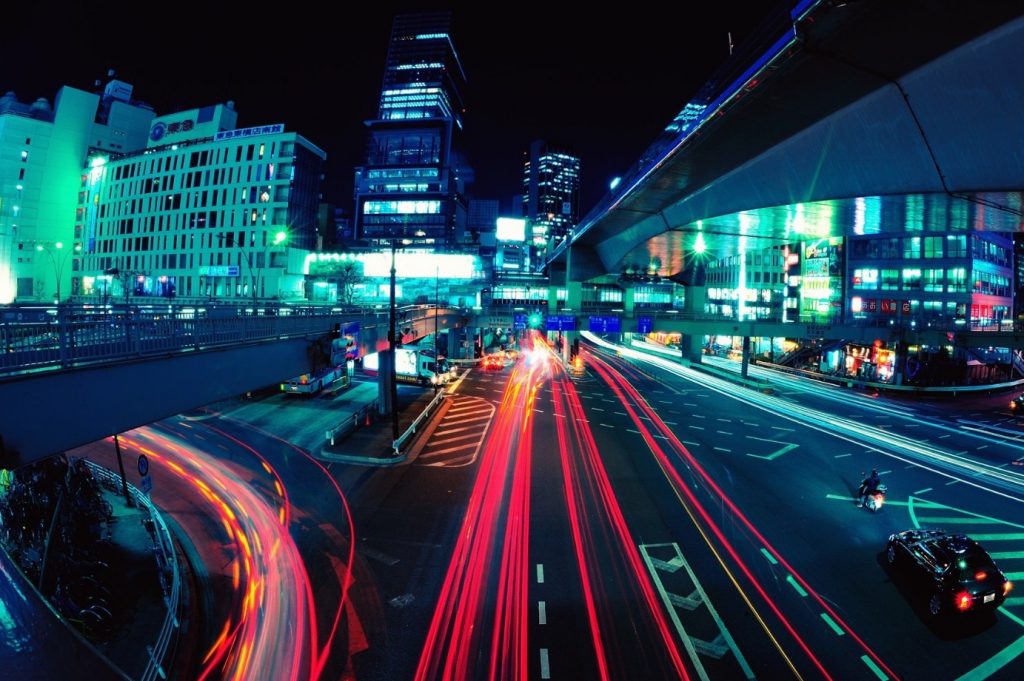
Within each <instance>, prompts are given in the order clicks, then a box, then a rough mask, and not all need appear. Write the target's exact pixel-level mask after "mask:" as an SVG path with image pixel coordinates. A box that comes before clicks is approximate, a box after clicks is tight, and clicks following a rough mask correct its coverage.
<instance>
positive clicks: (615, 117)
mask: <svg viewBox="0 0 1024 681" xmlns="http://www.w3.org/2000/svg"><path fill="white" fill-rule="evenodd" d="M556 5H557V4H556V3H548V4H547V5H539V6H534V5H529V4H511V3H474V5H473V6H471V7H463V8H456V10H455V13H454V19H453V21H454V26H453V30H452V35H453V38H454V41H455V46H456V50H457V51H458V52H459V57H460V58H461V60H462V65H463V68H464V69H465V71H466V75H467V78H468V84H467V89H466V92H465V93H464V97H465V100H466V114H465V124H466V131H465V132H466V134H465V138H464V145H463V147H464V151H465V154H466V156H467V158H468V160H469V163H470V165H471V167H472V168H473V169H474V171H475V181H474V182H473V183H472V184H471V185H469V186H468V187H467V190H468V193H469V195H470V197H475V198H497V199H500V200H501V201H502V210H503V211H508V210H509V209H510V205H509V204H510V200H511V196H512V195H513V194H516V193H518V192H520V191H521V189H520V187H521V182H522V180H521V162H522V153H523V151H524V150H525V149H526V148H527V146H528V144H529V142H530V141H531V140H533V139H538V138H543V139H547V140H551V141H556V142H560V143H561V144H564V145H568V146H569V147H571V148H573V149H575V150H576V152H577V153H578V154H579V156H580V157H581V159H582V175H583V197H582V198H583V201H582V206H583V210H584V212H586V211H587V210H588V209H589V208H590V207H591V206H592V205H593V204H594V203H596V202H597V200H598V199H600V197H601V196H602V195H603V194H604V192H605V190H606V189H607V186H608V181H609V180H610V179H611V178H612V177H614V176H615V175H618V174H621V173H623V172H624V171H625V170H626V169H627V168H628V167H629V166H630V165H632V164H633V163H634V162H635V161H636V160H637V158H638V157H639V155H640V154H641V152H642V151H643V150H644V149H645V148H646V147H647V145H648V144H649V143H650V142H651V141H652V140H653V139H654V137H655V136H656V135H657V134H658V132H659V131H660V130H661V129H662V128H663V127H664V126H665V125H666V124H667V123H668V122H669V121H670V120H671V119H672V118H673V117H674V116H675V114H676V113H677V112H678V111H679V110H680V109H681V108H682V106H683V104H685V103H686V101H687V100H689V98H690V97H691V96H692V95H693V94H694V93H695V92H696V90H697V89H698V88H699V87H700V86H701V85H702V84H703V83H704V82H705V80H706V79H707V78H708V76H709V75H710V74H711V73H712V71H714V69H715V68H717V67H718V66H719V65H721V64H722V62H723V61H724V60H725V59H726V57H727V55H728V41H727V33H728V32H730V31H731V32H732V38H733V43H734V44H735V45H736V46H737V49H739V48H740V47H741V45H742V43H743V41H744V39H745V38H747V37H749V36H750V35H751V34H752V33H753V32H754V31H755V30H756V28H757V27H758V25H759V24H760V23H761V21H762V20H763V18H764V17H765V15H766V14H767V13H768V11H769V9H770V8H771V7H772V6H775V5H777V3H776V2H774V1H772V2H716V3H710V2H707V3H700V4H698V3H693V2H686V3H678V5H676V6H675V7H674V9H673V10H672V11H671V12H666V11H665V9H664V7H666V6H665V5H664V4H662V5H661V9H659V8H658V6H656V5H653V4H651V5H646V4H643V3H641V4H637V5H635V6H634V5H629V6H630V7H635V9H634V11H632V12H629V13H625V12H621V11H620V12H616V13H605V12H601V11H597V10H594V11H588V12H585V13H583V12H579V11H577V10H574V9H570V8H568V7H564V6H556ZM26 6H27V7H28V9H25V7H26ZM616 6H617V7H619V8H623V7H625V6H624V5H622V4H619V5H616ZM20 7H21V8H22V9H19V10H14V11H13V12H11V11H10V10H5V15H8V14H9V13H11V14H13V16H10V17H9V19H10V20H5V28H4V31H3V36H2V38H0V90H2V91H7V90H14V91H15V92H16V93H17V95H18V98H19V99H20V100H21V101H29V102H31V101H33V100H35V99H36V98H37V97H46V98H47V99H49V100H50V101H51V103H52V101H53V97H54V95H55V94H56V92H57V90H58V88H59V87H60V86H61V85H62V84H67V85H73V86H75V87H79V88H82V89H87V90H88V89H92V84H93V81H95V80H96V79H97V78H102V77H104V76H105V74H106V71H107V69H108V68H114V69H116V70H117V75H118V77H119V78H121V79H122V80H125V81H127V82H129V83H132V84H133V85H134V86H135V97H136V98H138V99H140V100H142V101H144V102H147V103H148V104H150V105H151V106H153V107H154V108H155V109H156V111H157V113H158V114H161V115H162V114H167V113H173V112H174V111H177V110H181V109H189V108H194V107H198V106H204V105H207V104H211V103H217V102H224V101H227V100H229V99H230V100H234V102H235V105H236V108H237V110H238V112H239V126H240V127H248V126H251V125H259V124H266V123H278V122H283V123H285V124H286V126H287V129H289V130H295V131H298V132H299V133H301V134H302V135H304V136H305V137H307V138H309V139H310V140H312V141H313V142H314V143H315V144H317V145H318V146H320V147H321V148H323V149H324V150H325V151H326V152H327V154H328V161H327V165H326V169H325V173H326V176H327V177H326V181H325V183H324V187H323V193H324V198H325V199H326V200H331V201H334V202H335V203H337V204H338V205H339V206H341V207H345V208H347V209H349V210H351V207H352V172H353V167H354V166H356V165H358V164H359V163H360V162H361V161H362V157H363V154H364V149H365V144H366V134H365V128H364V127H363V121H364V120H366V119H369V118H372V117H374V116H375V115H376V111H377V98H378V96H379V92H380V85H381V77H382V73H383V64H384V58H385V55H386V52H387V41H388V36H389V33H390V28H391V17H392V16H393V15H394V14H396V13H402V12H408V11H427V10H434V9H443V8H445V7H444V6H443V5H438V4H415V3H387V2H383V3H366V5H358V6H354V5H352V4H350V3H338V4H337V5H334V6H333V8H332V12H331V13H332V14H340V15H341V16H343V17H347V19H346V20H345V21H343V22H334V21H331V20H329V19H327V18H326V17H325V16H324V15H323V11H322V9H317V7H316V6H315V5H313V4H311V3H304V2H288V3H282V4H281V5H280V7H281V9H280V10H278V11H264V10H257V9H255V5H254V4H249V5H229V4H225V3H219V2H215V1H213V0H207V2H205V3H180V2H161V1H159V0H157V1H155V2H148V3H132V4H127V5H123V6H118V5H116V4H108V3H79V4H78V5H77V7H70V6H69V7H67V8H64V9H61V8H60V7H59V6H56V5H53V4H50V3H45V2H22V3H20ZM320 7H323V5H320ZM353 7H358V9H353ZM696 8H699V9H696ZM688 11H689V12H691V13H692V14H691V18H690V19H689V20H688V21H687V22H685V23H684V22H680V21H679V19H678V17H679V16H680V15H681V14H683V13H685V12H688ZM153 15H156V16H159V17H161V20H160V21H153V20H151V19H149V18H148V17H151V16H153ZM19 26H20V27H25V28H24V30H21V29H19Z"/></svg>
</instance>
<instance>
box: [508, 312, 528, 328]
mask: <svg viewBox="0 0 1024 681" xmlns="http://www.w3.org/2000/svg"><path fill="white" fill-rule="evenodd" d="M527 324H529V315H528V314H526V313H525V312H516V313H515V314H514V315H512V328H513V329H515V330H517V331H521V330H523V329H525V328H526V325H527Z"/></svg>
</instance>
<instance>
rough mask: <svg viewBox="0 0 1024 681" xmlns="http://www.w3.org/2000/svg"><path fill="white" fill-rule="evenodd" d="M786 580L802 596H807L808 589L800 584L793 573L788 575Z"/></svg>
mask: <svg viewBox="0 0 1024 681" xmlns="http://www.w3.org/2000/svg"><path fill="white" fill-rule="evenodd" d="M786 581H787V582H789V585H790V586H791V587H793V589H795V590H796V592H797V593H798V594H800V597H801V598H807V591H805V590H804V588H803V587H802V586H800V583H799V582H797V581H796V580H795V579H793V575H786Z"/></svg>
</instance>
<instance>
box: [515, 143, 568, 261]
mask: <svg viewBox="0 0 1024 681" xmlns="http://www.w3.org/2000/svg"><path fill="white" fill-rule="evenodd" d="M523 215H524V216H525V217H526V218H528V219H529V221H530V224H531V225H532V227H531V230H532V231H531V233H530V235H529V239H530V243H531V244H532V245H534V246H536V247H538V248H544V247H545V246H546V245H547V243H548V240H550V239H553V240H554V242H555V243H556V244H557V243H558V242H560V241H562V240H563V239H564V238H565V235H566V234H567V233H568V232H569V230H570V229H571V228H572V227H574V226H575V225H576V223H578V222H579V219H580V159H579V157H577V156H575V155H573V154H571V153H569V152H567V151H565V150H561V149H556V148H555V147H553V146H549V145H547V144H545V143H544V142H542V141H540V140H538V141H536V142H534V143H533V144H531V145H530V151H529V153H528V154H526V161H525V162H524V164H523Z"/></svg>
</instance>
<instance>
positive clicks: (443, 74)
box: [355, 12, 466, 248]
mask: <svg viewBox="0 0 1024 681" xmlns="http://www.w3.org/2000/svg"><path fill="white" fill-rule="evenodd" d="M450 23H451V16H450V13H448V12H436V13H429V14H413V15H404V16H399V17H396V18H395V21H394V24H393V26H392V28H391V44H390V46H389V48H388V57H387V62H386V64H385V66H384V83H383V86H382V87H381V93H380V108H379V110H378V113H377V119H376V120H372V121H368V122H367V125H368V127H369V128H370V141H369V148H368V149H367V154H366V164H365V165H364V166H362V167H361V168H357V169H356V214H355V219H356V234H357V235H358V237H359V238H361V239H366V240H369V241H371V242H377V243H386V242H388V241H389V240H390V239H391V238H394V237H398V238H403V239H409V240H411V241H413V242H415V243H418V244H424V245H431V246H434V247H435V248H451V247H452V246H453V245H455V244H456V243H457V242H459V241H460V240H461V239H462V235H463V232H464V230H465V221H466V206H465V199H464V198H463V191H462V179H461V178H460V176H459V169H458V167H457V164H456V161H455V158H454V156H453V154H452V146H453V138H454V137H455V136H456V135H457V134H458V133H459V131H461V129H462V113H463V106H462V93H461V91H462V88H463V87H464V85H465V82H466V76H465V73H464V72H463V70H462V65H461V64H460V63H459V57H458V55H457V54H456V52H455V46H454V44H453V43H452V39H451V36H450V35H449V26H450Z"/></svg>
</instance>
